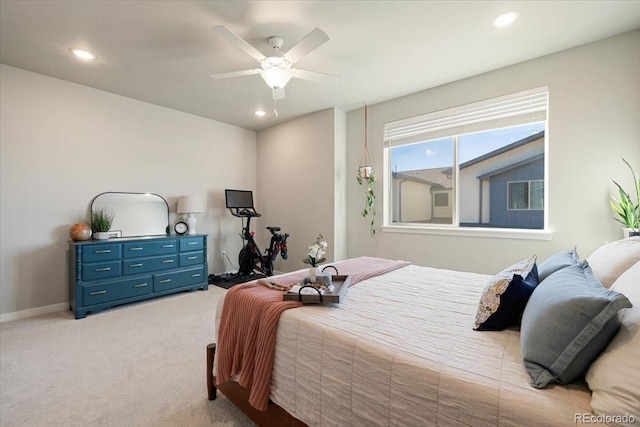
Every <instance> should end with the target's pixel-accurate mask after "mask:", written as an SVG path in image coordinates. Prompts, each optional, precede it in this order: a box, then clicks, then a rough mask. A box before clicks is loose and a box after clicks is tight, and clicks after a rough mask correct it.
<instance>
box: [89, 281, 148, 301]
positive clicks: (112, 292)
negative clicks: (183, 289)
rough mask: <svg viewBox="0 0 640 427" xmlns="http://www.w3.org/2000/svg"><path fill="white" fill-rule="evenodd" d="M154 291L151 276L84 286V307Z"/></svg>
mask: <svg viewBox="0 0 640 427" xmlns="http://www.w3.org/2000/svg"><path fill="white" fill-rule="evenodd" d="M152 291H153V279H152V278H151V276H145V277H136V278H135V279H127V280H119V281H117V282H109V283H103V284H97V285H90V286H84V288H83V292H82V297H83V302H84V304H83V305H85V306H86V305H93V304H100V303H103V302H108V301H115V300H119V299H124V298H130V297H135V296H139V295H145V294H150V293H151V292H152Z"/></svg>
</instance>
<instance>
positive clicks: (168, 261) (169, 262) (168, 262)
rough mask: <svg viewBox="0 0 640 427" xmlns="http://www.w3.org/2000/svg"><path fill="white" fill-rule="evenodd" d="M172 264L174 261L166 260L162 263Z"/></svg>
mask: <svg viewBox="0 0 640 427" xmlns="http://www.w3.org/2000/svg"><path fill="white" fill-rule="evenodd" d="M172 262H173V260H172V259H165V260H164V261H162V263H163V264H171V263H172Z"/></svg>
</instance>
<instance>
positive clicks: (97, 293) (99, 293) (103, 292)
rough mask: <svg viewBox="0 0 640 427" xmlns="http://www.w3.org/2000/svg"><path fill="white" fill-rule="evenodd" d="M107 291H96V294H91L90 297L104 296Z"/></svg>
mask: <svg viewBox="0 0 640 427" xmlns="http://www.w3.org/2000/svg"><path fill="white" fill-rule="evenodd" d="M106 293H107V291H94V292H89V295H90V296H94V295H103V294H106Z"/></svg>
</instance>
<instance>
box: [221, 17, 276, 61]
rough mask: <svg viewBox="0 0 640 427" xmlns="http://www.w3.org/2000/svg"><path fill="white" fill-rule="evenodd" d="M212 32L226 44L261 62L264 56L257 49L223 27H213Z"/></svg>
mask: <svg viewBox="0 0 640 427" xmlns="http://www.w3.org/2000/svg"><path fill="white" fill-rule="evenodd" d="M213 31H214V32H215V33H216V34H218V35H219V36H221V37H224V38H225V39H226V40H227V41H228V42H230V43H232V44H234V45H235V46H236V47H237V48H239V49H242V50H243V51H245V53H247V54H249V56H251V57H252V58H255V59H256V60H258V61H262V60H263V59H264V58H265V56H264V55H263V54H262V53H260V51H259V50H258V49H256V48H255V47H253V46H251V45H250V44H249V43H247V42H246V41H244V39H242V38H241V37H240V36H239V35H237V34H236V33H234V32H233V31H231V30H229V29H228V28H227V27H225V26H224V25H217V26H215V27H213Z"/></svg>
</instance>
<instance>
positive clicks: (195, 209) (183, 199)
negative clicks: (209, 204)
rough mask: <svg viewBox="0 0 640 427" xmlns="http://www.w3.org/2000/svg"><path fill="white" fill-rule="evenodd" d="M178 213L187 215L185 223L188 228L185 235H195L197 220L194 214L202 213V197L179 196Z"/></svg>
mask: <svg viewBox="0 0 640 427" xmlns="http://www.w3.org/2000/svg"><path fill="white" fill-rule="evenodd" d="M178 213H179V214H187V218H186V222H187V225H188V226H189V231H188V232H187V234H196V222H197V219H196V217H195V215H194V214H197V213H204V203H203V201H202V197H200V196H180V198H178Z"/></svg>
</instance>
